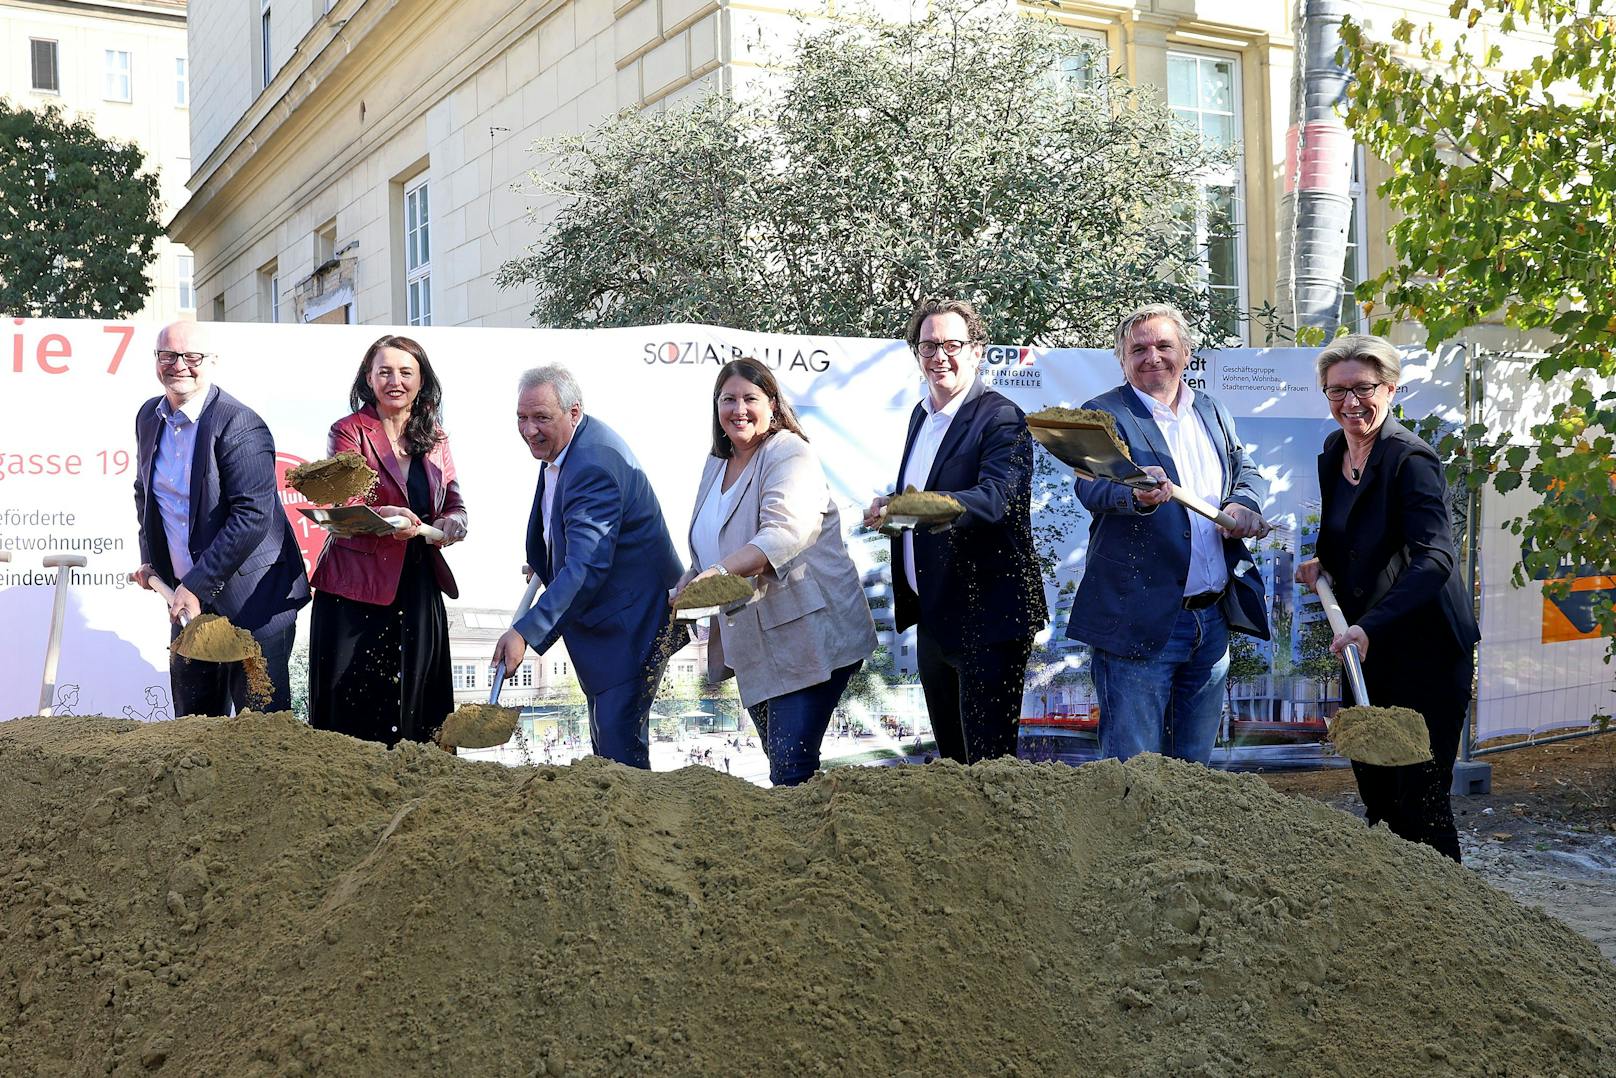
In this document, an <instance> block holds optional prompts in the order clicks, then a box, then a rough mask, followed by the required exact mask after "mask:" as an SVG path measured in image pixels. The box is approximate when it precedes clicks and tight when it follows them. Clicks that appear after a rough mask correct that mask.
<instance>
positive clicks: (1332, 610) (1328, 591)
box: [1313, 569, 1347, 636]
mask: <svg viewBox="0 0 1616 1078" xmlns="http://www.w3.org/2000/svg"><path fill="white" fill-rule="evenodd" d="M1313 590H1314V591H1316V592H1317V593H1318V596H1319V603H1320V604H1321V605H1322V606H1323V607H1324V616H1325V617H1326V618H1328V619H1329V620H1330V631H1331V632H1332V633H1334V634H1335V635H1337V636H1340V635H1341V634H1342V633H1344V632H1346V631H1347V616H1346V615H1345V614H1343V613H1342V612H1341V604H1340V603H1338V602H1336V601H1335V589H1334V588H1332V587H1330V581H1329V579H1328V578H1326V577H1325V575H1324V570H1323V569H1320V570H1319V576H1318V579H1317V580H1315V581H1314V582H1313Z"/></svg>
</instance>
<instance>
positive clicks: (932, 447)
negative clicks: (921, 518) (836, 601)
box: [897, 378, 976, 595]
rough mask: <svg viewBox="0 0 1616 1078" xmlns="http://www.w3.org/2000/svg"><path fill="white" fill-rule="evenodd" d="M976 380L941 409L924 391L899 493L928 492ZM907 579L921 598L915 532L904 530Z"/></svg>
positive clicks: (904, 573)
mask: <svg viewBox="0 0 1616 1078" xmlns="http://www.w3.org/2000/svg"><path fill="white" fill-rule="evenodd" d="M975 384H976V379H975V378H972V379H971V381H969V382H967V383H965V388H963V389H961V390H960V391H959V393H958V394H957V395H956V396H955V397H954V399H953V400H951V401H949V402H948V403H947V404H945V405H943V406H942V407H941V408H938V407H937V406H936V405H934V404H933V403H932V401H931V390H930V388H929V387H928V388H926V389H924V390H922V391H921V397H920V406H921V407H922V408H924V409H925V410H926V418H925V419H922V420H921V421H920V429H919V430H918V431H916V432H915V444H914V446H913V447H911V448H910V450H909V463H908V464H907V465H905V466H904V469H903V481H902V482H900V483H899V484H898V491H897V493H900V494H901V493H903V492H904V491H906V490H908V489H909V488H910V487H914V488H915V489H916V490H925V489H927V488H926V481H927V480H928V479H929V478H930V477H931V466H932V465H933V464H935V463H937V450H939V449H941V448H942V446H943V438H944V437H945V436H946V435H947V434H948V428H949V427H950V426H951V425H953V422H954V417H955V416H957V415H959V410H960V408H962V407H964V405H965V398H966V397H968V396H970V394H971V387H972V386H973V385H975ZM903 576H904V579H905V580H907V581H908V582H909V590H910V591H913V592H914V593H915V594H916V595H919V594H920V587H919V585H918V584H917V583H916V582H915V530H914V529H913V528H905V529H904V530H903Z"/></svg>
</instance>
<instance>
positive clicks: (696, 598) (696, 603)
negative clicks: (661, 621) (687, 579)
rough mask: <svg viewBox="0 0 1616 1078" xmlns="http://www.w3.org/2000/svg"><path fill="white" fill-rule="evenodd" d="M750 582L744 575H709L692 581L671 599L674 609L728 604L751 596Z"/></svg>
mask: <svg viewBox="0 0 1616 1078" xmlns="http://www.w3.org/2000/svg"><path fill="white" fill-rule="evenodd" d="M752 590H753V589H752V583H751V581H749V580H747V579H746V578H745V577H744V576H733V575H727V576H709V577H703V578H702V579H700V580H697V581H694V582H692V583H691V584H690V586H689V587H687V588H685V590H684V591H681V592H680V593H679V597H678V598H677V599H675V600H674V601H673V608H674V609H675V610H703V609H706V608H708V607H713V606H729V605H730V604H731V603H740V602H745V601H746V600H747V599H750V598H751V597H752Z"/></svg>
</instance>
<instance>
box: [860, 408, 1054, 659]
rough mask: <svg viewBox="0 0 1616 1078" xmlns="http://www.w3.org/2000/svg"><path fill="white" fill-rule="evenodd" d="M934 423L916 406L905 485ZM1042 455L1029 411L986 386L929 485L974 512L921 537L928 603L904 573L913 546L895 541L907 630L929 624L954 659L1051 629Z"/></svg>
mask: <svg viewBox="0 0 1616 1078" xmlns="http://www.w3.org/2000/svg"><path fill="white" fill-rule="evenodd" d="M925 419H926V409H925V408H924V407H923V406H922V405H919V404H917V405H915V410H914V411H913V412H912V413H911V414H910V416H909V434H908V437H906V438H905V439H904V443H903V457H902V459H901V460H900V461H899V464H898V483H899V484H900V485H901V484H902V482H903V473H904V469H905V468H907V467H908V465H909V453H910V451H911V450H913V449H914V445H915V436H916V435H917V434H918V433H919V431H920V425H921V423H922V422H924V421H925ZM1032 454H1033V445H1032V435H1031V433H1030V432H1029V431H1028V430H1027V419H1026V417H1025V416H1024V415H1022V412H1021V409H1020V408H1017V407H1016V406H1015V404H1014V403H1013V402H1012V401H1011V400H1010V399H1009V398H1008V397H1006V396H1004V395H1003V394H1002V393H996V392H994V391H993V390H991V389H988V388H986V387H985V386H983V385H982V382H981V380H980V379H979V380H978V381H977V382H976V383H975V384H974V385H973V386H971V388H970V389H968V390H966V393H965V402H964V403H963V404H962V405H960V410H959V412H958V413H957V414H956V415H955V416H954V421H953V422H952V423H950V424H949V425H948V433H947V434H946V435H944V436H943V444H942V445H940V446H938V448H937V459H936V460H935V461H934V462H933V463H932V466H931V475H930V476H929V477H928V478H927V481H926V489H927V490H935V491H938V492H941V493H946V494H948V495H950V496H952V497H953V498H955V499H957V500H958V501H959V503H960V504H961V505H963V506H964V507H965V513H964V515H963V516H961V517H960V518H959V519H958V520H956V521H955V522H954V526H953V527H952V528H949V529H948V530H947V531H945V532H941V533H938V534H933V533H932V532H931V531H930V530H929V529H926V528H917V529H915V533H914V534H915V544H914V546H915V582H916V583H917V584H919V585H920V594H919V595H918V596H917V595H916V594H915V593H914V591H912V590H911V589H910V587H909V581H908V576H907V574H906V572H905V570H904V565H905V562H904V552H903V540H902V539H901V538H897V539H894V540H893V541H892V594H893V599H894V603H893V615H894V617H895V618H896V620H897V625H898V629H899V631H902V630H904V629H907V628H908V627H909V626H911V625H914V624H916V623H919V624H920V625H921V626H922V627H924V629H925V630H926V633H927V635H929V636H931V637H932V639H934V640H936V641H937V643H938V644H939V646H940V647H941V648H942V650H943V653H944V654H945V655H950V656H954V655H962V654H964V653H965V652H966V651H968V650H969V649H970V648H973V647H976V646H979V645H983V644H998V643H1003V642H1005V641H1009V640H1030V639H1032V637H1033V634H1035V633H1036V632H1038V630H1039V629H1041V628H1043V626H1044V622H1045V621H1047V620H1048V619H1049V607H1048V606H1047V604H1046V603H1045V602H1044V580H1043V574H1042V572H1041V571H1040V569H1039V566H1038V559H1037V556H1036V555H1035V554H1034V552H1033V545H1032V525H1031V511H1030V505H1031V501H1032ZM895 489H897V488H895Z"/></svg>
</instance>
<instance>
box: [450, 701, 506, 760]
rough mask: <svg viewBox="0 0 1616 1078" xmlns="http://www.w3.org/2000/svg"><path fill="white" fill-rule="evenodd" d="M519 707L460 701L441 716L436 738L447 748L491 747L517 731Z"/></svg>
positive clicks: (503, 741)
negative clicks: (441, 719)
mask: <svg viewBox="0 0 1616 1078" xmlns="http://www.w3.org/2000/svg"><path fill="white" fill-rule="evenodd" d="M521 711H522V709H521V708H519V707H501V706H500V705H498V704H461V705H460V706H459V707H457V708H455V709H454V712H453V713H452V714H451V715H450V716H449V717H448V718H447V719H444V720H443V726H442V727H440V728H439V730H438V735H437V738H436V741H437V743H438V744H439V745H441V746H442V747H444V748H446V749H491V748H494V747H495V746H496V745H503V744H505V742H507V741H509V740H510V739H511V735H512V734H514V733H515V732H516V722H517V717H518V716H519V715H520V714H521Z"/></svg>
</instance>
